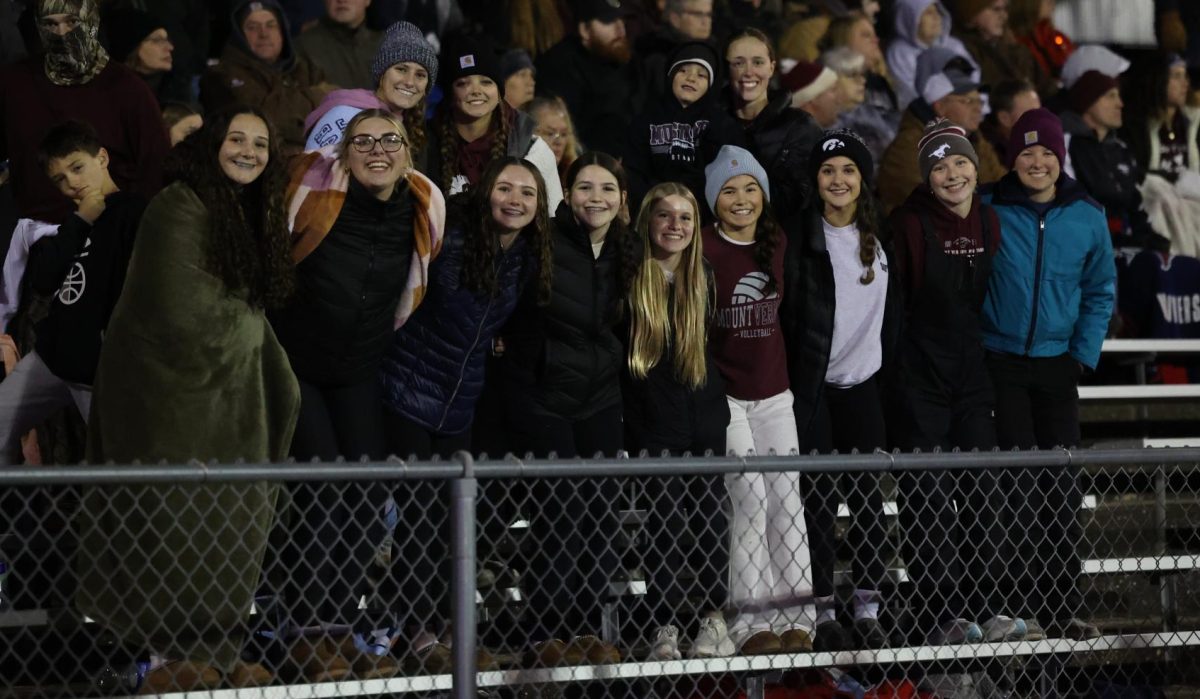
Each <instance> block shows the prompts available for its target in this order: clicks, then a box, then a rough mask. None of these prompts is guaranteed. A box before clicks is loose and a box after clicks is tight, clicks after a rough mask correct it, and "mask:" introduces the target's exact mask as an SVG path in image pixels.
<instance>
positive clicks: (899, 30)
mask: <svg viewBox="0 0 1200 699" xmlns="http://www.w3.org/2000/svg"><path fill="white" fill-rule="evenodd" d="M930 5H937V8H938V12H940V13H941V15H942V35H941V37H939V40H938V41H934V42H932V44H931V45H933V44H940V43H942V42H943V41H945V40H946V37H948V36H950V11H949V10H947V9H946V6H945V5H943V4H942V3H941V0H897V1H896V36H899V37H901V38H903V39H904V40H905V41H908V42H909V43H911V44H916V45H918V46H920V45H921V43H920V42H919V41H917V27H918V26H919V25H920V23H921V14H922V13H923V12H925V8H927V7H929V6H930Z"/></svg>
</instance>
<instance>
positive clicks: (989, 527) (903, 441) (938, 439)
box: [893, 343, 1012, 632]
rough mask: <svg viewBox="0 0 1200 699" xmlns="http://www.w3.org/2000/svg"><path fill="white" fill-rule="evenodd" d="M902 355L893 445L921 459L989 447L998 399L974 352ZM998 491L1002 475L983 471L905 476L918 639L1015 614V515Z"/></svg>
mask: <svg viewBox="0 0 1200 699" xmlns="http://www.w3.org/2000/svg"><path fill="white" fill-rule="evenodd" d="M947 344H948V345H950V343H947ZM904 352H905V354H904V371H903V372H902V375H901V376H900V378H899V380H898V386H897V391H896V393H897V398H896V400H897V403H898V405H897V408H898V409H897V410H896V411H895V413H894V415H895V417H894V420H893V423H894V424H893V434H894V435H895V439H896V442H897V444H898V445H899V446H900V447H901V448H902V449H904V450H905V451H910V450H914V449H920V450H922V451H926V452H928V451H932V450H934V449H938V448H940V449H942V450H945V451H950V450H951V449H954V448H958V449H961V450H963V451H970V450H972V449H979V450H983V451H986V450H990V449H992V448H993V447H995V446H996V429H995V423H994V421H993V418H992V409H993V405H994V404H995V395H994V393H993V390H992V381H991V378H990V376H989V375H988V372H987V367H986V366H985V363H984V360H983V355H982V350H981V349H980V348H979V346H978V345H973V346H961V345H960V346H959V349H958V351H956V350H955V349H954V347H953V346H948V347H947V348H945V351H943V352H936V351H935V350H934V348H933V346H932V345H931V344H930V343H925V344H923V345H921V346H920V347H918V346H917V345H916V344H914V343H909V344H907V345H906V346H905V349H904ZM1000 484H1001V477H1000V474H999V472H996V471H988V470H979V469H976V470H962V471H909V472H905V473H903V474H901V476H900V480H899V485H900V499H899V504H900V517H899V519H900V528H901V532H903V535H902V539H903V541H904V544H905V546H904V555H905V559H906V561H907V562H908V572H909V575H910V576H911V578H912V580H913V582H914V587H915V590H916V599H915V600H914V602H915V606H916V611H917V618H918V628H919V629H920V630H922V631H923V632H928V631H929V630H930V629H932V628H933V627H934V626H936V625H937V624H938V623H940V622H944V621H948V620H950V619H956V618H969V619H976V620H979V621H981V622H982V621H986V620H987V619H990V618H991V617H992V616H993V615H995V614H1000V613H1005V612H1008V613H1011V611H1010V610H1011V609H1012V606H1011V605H1010V603H1009V602H1008V600H1007V599H1006V598H1005V591H1006V590H1008V589H1011V587H1012V580H1011V570H1010V566H1009V565H1008V564H1009V561H1006V560H1005V559H1004V551H1005V548H1006V538H1007V536H1008V532H1009V529H1010V525H1011V505H1010V504H1009V500H1010V498H1008V497H1005V495H1004V493H1003V492H1002V491H1001V485H1000Z"/></svg>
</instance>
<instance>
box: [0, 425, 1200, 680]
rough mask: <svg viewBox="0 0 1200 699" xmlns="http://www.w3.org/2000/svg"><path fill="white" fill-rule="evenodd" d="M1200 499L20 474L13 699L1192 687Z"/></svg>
mask: <svg viewBox="0 0 1200 699" xmlns="http://www.w3.org/2000/svg"><path fill="white" fill-rule="evenodd" d="M1198 489H1200V450H1196V449H1175V450H1127V451H1077V452H1068V451H1065V450H1056V451H1048V452H1027V453H1017V452H1011V453H998V452H993V453H987V454H977V453H975V454H924V455H922V454H904V455H901V454H890V455H889V454H882V453H877V454H872V455H851V456H837V455H834V456H824V457H797V456H792V457H765V458H757V459H755V458H752V459H735V458H706V459H699V458H697V459H693V458H678V459H636V458H633V459H618V460H607V461H601V460H595V461H571V462H562V461H558V462H556V461H520V460H516V459H512V458H511V457H510V459H508V460H506V461H491V462H487V461H484V462H480V463H474V462H472V461H471V459H469V458H468V457H465V455H464V457H463V461H462V462H445V461H443V462H436V461H435V462H432V463H423V464H416V463H402V462H399V461H396V462H391V463H384V464H345V463H338V464H324V465H320V464H304V465H288V466H250V465H231V466H215V465H214V466H207V467H204V466H199V465H191V466H134V467H79V468H46V469H6V470H5V471H3V472H0V532H3V535H2V538H0V556H2V558H0V561H2V563H0V566H3V567H2V568H0V587H2V590H3V594H2V595H0V696H3V697H8V696H13V697H91V696H97V697H98V696H121V695H132V694H139V693H140V694H159V693H167V694H169V693H176V692H201V693H202V694H197V695H195V696H213V697H217V696H228V697H235V696H236V697H260V696H261V697H296V698H300V697H318V696H320V697H327V696H381V695H382V696H390V695H401V694H409V693H447V692H451V691H453V692H455V694H456V695H458V696H475V695H476V693H477V692H478V693H486V694H488V695H489V696H497V697H499V696H505V697H508V696H514V697H515V696H520V697H528V698H532V697H546V698H550V697H560V696H563V697H565V696H585V695H586V696H631V697H632V696H636V697H659V698H664V699H665V698H667V697H679V698H681V699H682V698H686V697H705V698H709V697H741V696H746V697H748V698H749V699H758V698H760V697H763V696H769V697H772V699H782V698H783V697H784V696H785V695H786V696H787V697H789V698H790V697H799V696H813V697H816V696H821V697H830V696H837V697H844V698H846V699H849V698H850V697H854V698H855V699H884V698H885V697H893V696H894V697H901V696H904V697H908V696H929V697H933V696H937V697H948V698H949V697H954V698H956V699H959V698H961V699H969V698H972V697H978V698H979V699H993V698H996V699H998V698H1001V697H1021V696H1053V695H1073V696H1088V695H1096V696H1104V697H1114V698H1115V697H1120V696H1126V695H1128V696H1151V695H1153V696H1162V692H1163V691H1164V689H1170V691H1172V692H1177V691H1182V690H1180V688H1183V687H1192V688H1193V689H1192V690H1190V691H1191V692H1193V693H1195V692H1197V691H1200V690H1197V689H1195V688H1197V687H1200V672H1198V671H1197V669H1196V668H1198V667H1200V663H1198V662H1197V661H1198V660H1200V580H1198V577H1197V576H1198V573H1197V571H1198V570H1200V565H1198V563H1200V538H1198V533H1197V532H1198V527H1200V498H1198V497H1197V492H1198ZM1137 692H1149V693H1146V694H1139V693H1137Z"/></svg>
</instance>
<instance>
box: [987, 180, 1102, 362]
mask: <svg viewBox="0 0 1200 699" xmlns="http://www.w3.org/2000/svg"><path fill="white" fill-rule="evenodd" d="M983 200H984V201H985V202H987V203H989V204H991V205H992V206H993V207H994V208H995V209H996V215H997V216H999V218H1000V229H1001V236H1000V250H999V252H998V253H997V255H996V257H995V259H994V260H993V268H992V276H991V279H990V281H989V283H988V294H987V298H986V299H985V300H984V304H983V346H984V347H986V348H987V349H989V350H992V351H994V352H1006V353H1008V354H1016V355H1022V356H1029V357H1055V356H1058V355H1061V354H1064V353H1067V352H1070V353H1071V356H1072V357H1074V358H1075V359H1076V360H1078V361H1079V362H1080V363H1081V364H1084V365H1085V366H1088V367H1091V368H1095V367H1096V362H1098V361H1099V360H1100V346H1101V344H1102V343H1103V342H1104V336H1105V334H1106V333H1107V332H1108V322H1109V319H1110V318H1111V317H1112V311H1113V302H1114V299H1115V297H1116V278H1117V270H1116V263H1115V260H1114V258H1113V250H1112V241H1111V239H1110V237H1109V232H1108V221H1107V219H1106V218H1105V214H1104V208H1103V207H1102V206H1100V205H1099V204H1097V203H1096V202H1095V201H1094V200H1093V199H1091V198H1090V197H1088V195H1087V193H1086V192H1085V191H1084V190H1083V187H1082V186H1080V185H1079V183H1078V182H1076V181H1075V180H1073V179H1071V178H1070V177H1067V176H1066V175H1063V176H1061V177H1059V179H1058V189H1057V191H1056V193H1055V197H1054V201H1053V202H1052V203H1051V206H1050V208H1049V209H1047V210H1046V211H1045V213H1044V214H1039V212H1038V210H1037V209H1036V208H1035V207H1034V204H1033V202H1031V201H1030V200H1029V197H1028V196H1027V195H1026V193H1025V188H1024V186H1022V185H1021V182H1020V180H1018V179H1017V175H1016V173H1015V172H1010V173H1009V174H1007V175H1005V176H1004V178H1003V179H1001V180H1000V181H999V182H997V183H996V184H995V185H993V186H992V187H991V188H990V191H988V190H985V191H984V196H983Z"/></svg>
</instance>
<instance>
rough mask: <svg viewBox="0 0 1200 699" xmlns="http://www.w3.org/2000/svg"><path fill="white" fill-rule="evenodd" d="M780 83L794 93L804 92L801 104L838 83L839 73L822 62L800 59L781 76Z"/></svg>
mask: <svg viewBox="0 0 1200 699" xmlns="http://www.w3.org/2000/svg"><path fill="white" fill-rule="evenodd" d="M779 84H780V85H781V86H782V87H783V89H785V90H787V91H788V92H791V93H793V94H794V93H797V92H800V93H802V94H801V99H800V104H804V103H805V102H809V101H812V99H813V98H814V97H816V96H817V95H819V94H821V93H822V92H824V91H826V90H828V89H829V88H831V87H833V86H834V85H836V84H837V73H835V72H833V71H832V70H830V69H829V68H826V67H825V66H823V65H821V64H820V63H809V62H807V61H800V62H798V63H796V65H795V66H793V67H792V69H791V70H789V71H788V72H786V73H784V74H783V75H781V76H780V77H779Z"/></svg>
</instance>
